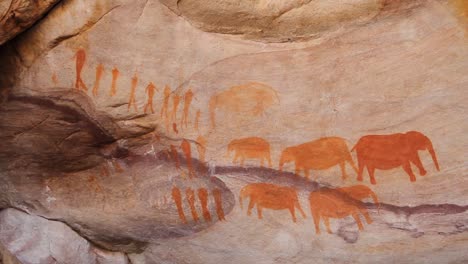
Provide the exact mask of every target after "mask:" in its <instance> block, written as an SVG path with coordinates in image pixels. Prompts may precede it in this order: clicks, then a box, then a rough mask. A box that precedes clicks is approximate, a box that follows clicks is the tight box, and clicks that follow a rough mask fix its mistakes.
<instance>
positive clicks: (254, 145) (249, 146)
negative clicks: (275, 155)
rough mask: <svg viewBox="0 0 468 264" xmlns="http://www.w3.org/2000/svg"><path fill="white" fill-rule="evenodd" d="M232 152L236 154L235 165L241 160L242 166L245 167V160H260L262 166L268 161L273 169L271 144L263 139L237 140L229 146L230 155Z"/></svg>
mask: <svg viewBox="0 0 468 264" xmlns="http://www.w3.org/2000/svg"><path fill="white" fill-rule="evenodd" d="M231 152H234V159H233V161H232V162H233V163H236V162H237V160H238V159H240V164H241V166H244V161H245V159H259V160H260V163H261V166H263V164H264V162H265V161H267V162H268V166H270V167H271V157H270V143H268V141H266V140H265V139H263V138H259V137H248V138H241V139H235V140H233V141H231V142H230V143H229V144H228V154H229V153H231Z"/></svg>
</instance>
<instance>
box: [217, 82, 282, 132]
mask: <svg viewBox="0 0 468 264" xmlns="http://www.w3.org/2000/svg"><path fill="white" fill-rule="evenodd" d="M277 102H279V97H278V94H277V93H276V91H275V90H274V89H273V88H271V87H270V86H268V85H266V84H262V83H258V82H250V83H247V84H243V85H238V86H233V87H231V88H229V89H227V90H225V91H222V92H220V93H218V94H215V95H213V96H212V97H211V99H210V102H209V113H210V120H211V127H212V128H215V127H216V111H217V110H218V109H219V110H223V111H227V112H232V113H245V114H249V115H252V116H259V115H261V114H263V113H264V112H265V110H266V109H267V108H268V107H270V106H272V105H273V104H275V103H277Z"/></svg>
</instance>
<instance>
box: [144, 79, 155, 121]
mask: <svg viewBox="0 0 468 264" xmlns="http://www.w3.org/2000/svg"><path fill="white" fill-rule="evenodd" d="M157 90H158V88H156V85H154V84H153V83H152V82H150V83H149V84H148V86H146V90H145V92H146V94H147V95H148V99H147V101H146V105H145V111H144V112H145V114H146V112H147V111H148V110H150V111H151V113H152V114H154V108H153V97H154V94H155V93H156V91H157Z"/></svg>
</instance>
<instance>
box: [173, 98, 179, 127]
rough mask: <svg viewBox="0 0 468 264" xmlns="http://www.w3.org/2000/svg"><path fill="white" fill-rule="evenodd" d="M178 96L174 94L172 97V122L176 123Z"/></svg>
mask: <svg viewBox="0 0 468 264" xmlns="http://www.w3.org/2000/svg"><path fill="white" fill-rule="evenodd" d="M179 102H180V96H179V95H178V94H174V97H172V103H173V105H172V121H173V122H177V108H179Z"/></svg>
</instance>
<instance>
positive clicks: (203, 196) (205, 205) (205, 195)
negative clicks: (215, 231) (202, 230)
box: [198, 188, 211, 222]
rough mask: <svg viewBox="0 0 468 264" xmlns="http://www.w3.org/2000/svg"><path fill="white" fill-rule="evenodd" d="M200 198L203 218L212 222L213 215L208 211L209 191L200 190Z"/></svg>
mask: <svg viewBox="0 0 468 264" xmlns="http://www.w3.org/2000/svg"><path fill="white" fill-rule="evenodd" d="M198 198H199V199H200V203H201V207H202V212H203V218H204V219H205V221H207V222H210V221H211V214H210V211H209V210H208V191H207V190H206V189H205V188H200V189H198Z"/></svg>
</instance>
